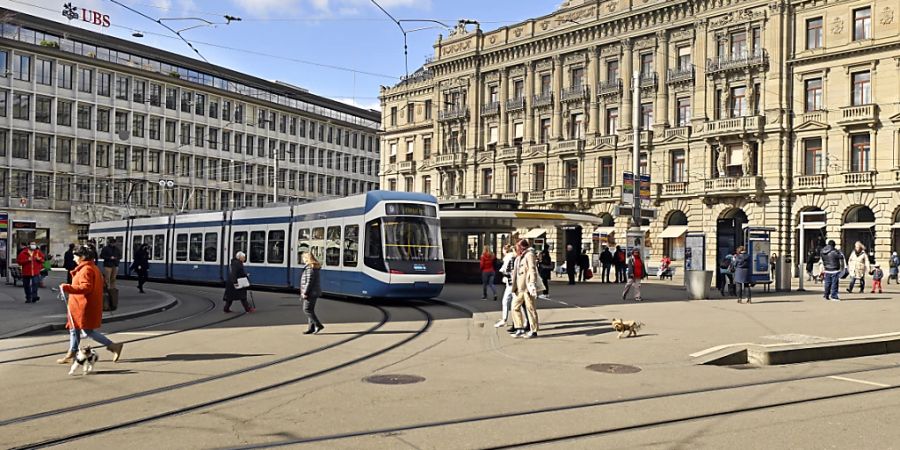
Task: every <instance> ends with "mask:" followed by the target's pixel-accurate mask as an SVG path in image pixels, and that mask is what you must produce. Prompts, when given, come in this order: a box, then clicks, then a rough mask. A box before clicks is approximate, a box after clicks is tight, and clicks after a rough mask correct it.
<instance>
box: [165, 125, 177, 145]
mask: <svg viewBox="0 0 900 450" xmlns="http://www.w3.org/2000/svg"><path fill="white" fill-rule="evenodd" d="M166 142H175V121H174V120H166Z"/></svg>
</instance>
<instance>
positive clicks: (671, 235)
mask: <svg viewBox="0 0 900 450" xmlns="http://www.w3.org/2000/svg"><path fill="white" fill-rule="evenodd" d="M687 230H688V227H687V225H669V226H667V227H666V228H665V229H664V230H663V231H662V233H659V236H657V237H659V238H661V239H677V238H680V237H681V236H684V233H687Z"/></svg>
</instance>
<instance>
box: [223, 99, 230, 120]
mask: <svg viewBox="0 0 900 450" xmlns="http://www.w3.org/2000/svg"><path fill="white" fill-rule="evenodd" d="M222 120H224V121H226V122H230V121H231V100H222Z"/></svg>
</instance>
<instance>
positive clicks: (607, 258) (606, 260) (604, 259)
mask: <svg viewBox="0 0 900 450" xmlns="http://www.w3.org/2000/svg"><path fill="white" fill-rule="evenodd" d="M612 262H613V255H612V252H610V251H609V247H607V246H603V251H602V252H600V265H601V266H602V267H603V276H602V278H601V279H600V280H601V281H603V282H604V283H609V268H610V266H612Z"/></svg>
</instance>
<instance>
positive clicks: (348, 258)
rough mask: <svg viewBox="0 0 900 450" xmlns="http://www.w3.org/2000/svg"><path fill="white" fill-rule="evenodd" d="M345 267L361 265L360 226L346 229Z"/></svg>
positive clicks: (349, 226)
mask: <svg viewBox="0 0 900 450" xmlns="http://www.w3.org/2000/svg"><path fill="white" fill-rule="evenodd" d="M343 242H344V267H356V266H357V265H358V264H359V259H358V258H359V225H347V226H345V227H344V241H343Z"/></svg>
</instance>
